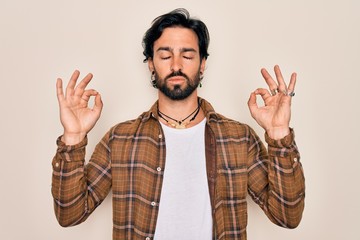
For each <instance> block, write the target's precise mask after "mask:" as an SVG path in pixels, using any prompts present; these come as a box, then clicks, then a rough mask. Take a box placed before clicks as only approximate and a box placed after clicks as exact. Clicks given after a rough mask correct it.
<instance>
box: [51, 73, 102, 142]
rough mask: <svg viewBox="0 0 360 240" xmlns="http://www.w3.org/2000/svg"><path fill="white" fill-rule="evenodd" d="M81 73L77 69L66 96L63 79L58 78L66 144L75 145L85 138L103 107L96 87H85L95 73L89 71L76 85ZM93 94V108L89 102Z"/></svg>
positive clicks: (57, 86)
mask: <svg viewBox="0 0 360 240" xmlns="http://www.w3.org/2000/svg"><path fill="white" fill-rule="evenodd" d="M79 75H80V72H79V71H78V70H75V71H74V73H73V75H72V76H71V79H70V81H69V83H68V85H67V87H66V92H65V96H64V92H63V83H62V80H61V79H60V78H58V79H57V82H56V91H57V98H58V101H59V106H60V121H61V124H62V125H63V127H64V134H63V136H62V138H61V140H62V141H63V142H64V143H65V144H66V145H75V144H77V143H79V142H81V141H82V140H83V139H84V137H85V136H86V134H87V133H88V132H89V131H90V130H91V129H92V128H93V127H94V126H95V124H96V122H97V120H98V119H99V117H100V114H101V110H102V107H103V103H102V101H101V96H100V94H99V93H98V92H97V91H95V90H94V89H85V88H86V86H87V85H88V84H89V82H90V81H91V79H92V77H93V75H92V74H91V73H89V74H88V75H86V76H85V77H84V79H83V80H81V82H80V83H79V84H78V85H77V86H76V81H77V80H78V78H79ZM92 96H94V97H95V104H94V107H93V108H92V109H91V108H89V107H88V102H89V100H90V97H92Z"/></svg>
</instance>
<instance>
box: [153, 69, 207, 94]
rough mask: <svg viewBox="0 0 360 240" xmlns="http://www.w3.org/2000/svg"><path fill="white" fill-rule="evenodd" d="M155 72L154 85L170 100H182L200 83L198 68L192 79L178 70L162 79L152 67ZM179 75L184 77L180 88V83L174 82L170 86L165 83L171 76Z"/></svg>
mask: <svg viewBox="0 0 360 240" xmlns="http://www.w3.org/2000/svg"><path fill="white" fill-rule="evenodd" d="M154 72H155V81H156V87H157V88H158V89H159V90H160V91H161V92H162V93H163V94H164V95H165V96H167V97H168V98H170V99H171V100H184V99H186V98H187V97H189V96H190V95H191V94H192V93H193V92H194V91H195V89H196V88H197V87H198V85H199V83H200V68H199V70H198V72H197V73H196V75H195V76H194V78H193V79H191V78H190V77H188V76H187V75H186V74H185V73H183V72H181V70H180V71H176V72H172V73H171V74H169V75H168V76H166V77H165V78H164V79H162V78H160V77H159V75H158V73H157V71H156V70H155V69H154ZM176 76H181V77H183V78H185V83H186V85H185V87H184V88H183V89H182V88H181V85H179V84H176V85H174V86H173V88H172V89H171V87H170V86H169V85H168V84H167V80H168V79H169V78H171V77H176Z"/></svg>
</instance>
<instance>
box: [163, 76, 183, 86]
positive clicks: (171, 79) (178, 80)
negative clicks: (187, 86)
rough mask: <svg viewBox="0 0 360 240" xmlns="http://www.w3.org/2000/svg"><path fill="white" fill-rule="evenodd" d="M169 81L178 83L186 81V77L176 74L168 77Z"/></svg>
mask: <svg viewBox="0 0 360 240" xmlns="http://www.w3.org/2000/svg"><path fill="white" fill-rule="evenodd" d="M167 81H168V82H170V83H174V84H178V83H183V82H185V81H186V79H185V78H184V77H180V76H176V77H171V78H168V79H167Z"/></svg>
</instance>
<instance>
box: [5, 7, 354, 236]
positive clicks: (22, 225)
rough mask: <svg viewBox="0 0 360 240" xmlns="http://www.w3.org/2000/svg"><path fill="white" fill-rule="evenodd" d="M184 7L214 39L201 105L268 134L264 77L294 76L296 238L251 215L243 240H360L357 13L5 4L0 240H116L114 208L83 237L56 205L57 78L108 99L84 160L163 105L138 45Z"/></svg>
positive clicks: (105, 209)
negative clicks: (260, 115) (260, 91)
mask: <svg viewBox="0 0 360 240" xmlns="http://www.w3.org/2000/svg"><path fill="white" fill-rule="evenodd" d="M177 7H185V8H187V9H188V10H189V11H190V13H191V14H192V15H193V16H197V17H199V18H201V19H202V20H203V21H204V22H205V23H206V24H207V26H208V28H209V31H210V35H211V43H210V49H209V51H210V57H209V59H208V63H207V70H206V71H205V79H204V83H203V88H201V89H200V95H201V96H202V97H205V98H206V99H207V100H209V101H210V102H211V103H212V104H213V106H214V107H215V109H216V110H217V111H218V112H220V113H222V114H224V115H226V116H228V117H231V118H234V119H236V120H239V121H241V122H245V123H248V124H250V125H251V126H252V127H253V128H254V129H255V130H256V131H257V132H258V134H259V135H260V136H263V131H262V130H261V129H260V128H259V127H258V126H257V125H256V123H255V122H254V121H253V120H252V118H251V116H250V114H249V111H248V109H247V105H246V103H247V100H248V97H249V94H250V92H251V91H253V90H254V89H256V88H258V87H266V85H265V82H264V81H263V80H262V77H261V75H260V68H261V67H266V68H268V69H270V70H272V67H273V66H274V65H275V64H279V65H280V66H281V67H282V69H283V74H284V76H286V78H287V79H289V76H290V74H291V72H293V71H296V72H297V73H298V84H297V86H296V96H295V97H294V98H293V111H292V114H293V115H292V122H291V125H292V127H294V128H295V131H296V141H297V144H298V146H299V148H300V151H301V155H302V159H301V160H302V163H303V166H304V169H305V176H306V186H307V191H306V207H305V212H304V215H303V220H302V222H301V224H300V226H299V227H298V228H297V229H295V230H287V229H283V228H280V227H277V226H275V225H274V224H272V223H270V221H269V220H268V219H267V218H266V216H265V215H264V214H263V212H262V211H261V210H260V209H259V208H258V207H257V206H256V205H255V204H253V203H252V202H251V203H250V204H249V225H248V238H249V239H251V240H263V239H268V240H275V239H276V240H280V239H292V240H296V239H328V240H336V239H346V240H356V239H359V236H360V234H359V233H358V229H357V228H358V222H359V221H358V217H359V215H360V208H359V202H360V194H359V187H358V183H359V181H360V177H359V174H358V172H359V169H360V164H359V160H360V159H359V154H358V151H359V150H358V149H359V140H358V135H359V133H360V131H359V130H360V129H359V122H360V118H359V106H358V105H359V100H358V99H359V90H360V84H359V82H360V79H359V69H360V66H359V65H360V26H359V24H360V14H359V12H360V2H359V1H357V0H338V1H333V0H312V1H311V0H303V1H289V0H288V1H285V0H283V1H282V0H272V1H266V0H255V1H235V0H233V1H221V3H220V1H212V2H210V1H208V0H206V1H205V0H204V1H194V0H189V1H187V0H183V1H160V0H152V1H119V0H117V1H115V0H112V1H95V0H87V1H85V0H78V1H70V0H64V1H48V0H47V1H45V0H33V1H25V0H23V1H20V0H11V1H10V0H0V80H1V85H0V86H1V87H0V91H1V94H0V97H1V100H0V104H1V105H0V110H1V113H0V114H1V117H0V119H1V124H0V133H1V145H0V146H1V174H0V178H1V179H0V190H1V197H0V239H6V240H12V239H44V240H47V239H51V240H60V239H88V240H92V239H94V240H95V239H96V240H98V239H111V232H112V223H111V220H112V212H111V196H108V198H107V199H106V200H105V201H104V202H103V204H102V205H101V206H100V207H99V208H98V209H97V210H96V211H95V212H94V214H93V215H92V216H90V218H89V219H88V220H87V221H86V222H85V223H83V224H81V225H79V226H76V227H71V228H62V227H60V226H59V225H58V223H57V222H56V219H55V216H54V213H53V206H52V197H51V192H50V191H51V171H52V168H51V160H52V157H53V155H54V153H55V151H56V145H55V140H56V138H57V137H58V136H59V135H60V134H61V133H62V127H61V125H60V121H59V115H58V105H57V99H56V94H55V82H56V78H57V77H62V78H63V79H64V81H65V82H67V81H68V79H69V77H70V76H71V74H72V72H73V71H74V70H75V69H79V70H80V71H81V73H82V76H84V75H85V74H86V73H88V72H92V73H93V74H94V79H93V82H92V83H91V87H92V88H95V89H97V90H98V91H99V92H100V93H101V94H102V96H103V101H104V104H105V106H104V109H103V114H102V117H101V119H100V120H99V122H98V124H97V125H96V127H95V128H94V129H93V131H92V132H91V133H90V134H89V139H90V142H89V146H88V155H90V153H91V152H92V150H93V148H94V146H95V144H96V143H97V142H98V141H99V139H100V138H101V137H102V136H103V134H104V133H105V132H106V131H107V130H108V129H109V128H110V127H111V126H113V125H114V124H116V123H117V122H120V121H124V120H127V119H132V118H135V117H137V116H138V115H139V114H140V113H141V112H143V111H145V110H147V109H148V108H149V107H150V106H151V105H152V103H153V102H154V101H155V100H156V91H155V90H154V89H153V88H152V87H151V86H150V84H149V79H150V74H149V73H148V70H147V65H146V64H144V63H142V60H143V55H142V50H143V49H142V46H141V39H142V36H143V34H144V33H145V31H146V30H147V29H148V28H149V27H150V23H151V21H152V20H153V19H154V18H155V17H156V16H158V15H160V14H163V13H166V12H168V11H171V10H173V9H174V8H177Z"/></svg>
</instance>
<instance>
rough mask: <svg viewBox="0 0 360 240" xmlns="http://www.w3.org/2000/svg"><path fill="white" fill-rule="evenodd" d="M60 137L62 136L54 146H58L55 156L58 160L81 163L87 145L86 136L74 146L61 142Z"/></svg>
mask: <svg viewBox="0 0 360 240" xmlns="http://www.w3.org/2000/svg"><path fill="white" fill-rule="evenodd" d="M61 137H62V136H60V137H58V139H57V140H56V144H57V146H58V148H57V155H58V156H59V157H60V159H61V160H65V161H67V162H73V161H83V160H84V157H85V147H86V145H87V143H88V139H87V136H85V138H84V139H83V140H82V141H81V142H79V143H77V144H75V145H66V144H65V143H64V142H63V141H61Z"/></svg>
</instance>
